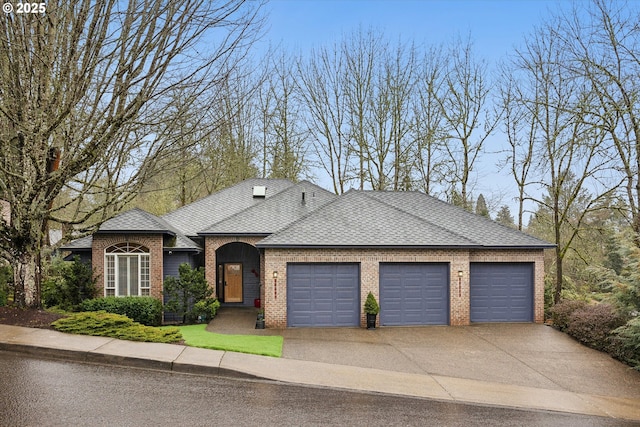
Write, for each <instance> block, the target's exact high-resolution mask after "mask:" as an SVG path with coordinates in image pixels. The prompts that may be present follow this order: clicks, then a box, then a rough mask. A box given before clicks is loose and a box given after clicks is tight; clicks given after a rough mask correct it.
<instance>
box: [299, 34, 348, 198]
mask: <svg viewBox="0 0 640 427" xmlns="http://www.w3.org/2000/svg"><path fill="white" fill-rule="evenodd" d="M298 76H299V81H300V94H301V99H302V100H303V101H304V103H305V106H306V110H307V111H308V113H309V117H308V119H307V126H308V128H309V135H310V136H311V138H312V139H313V140H315V144H314V148H315V151H316V155H317V159H318V163H319V164H320V166H321V167H322V169H324V170H325V172H327V174H328V175H329V177H330V178H331V182H332V185H333V191H334V192H335V193H336V194H342V193H344V191H345V189H346V185H347V184H348V182H349V181H350V180H351V179H352V176H351V170H350V166H351V164H350V163H351V157H352V154H353V153H352V152H351V150H350V149H349V129H348V126H347V98H346V96H345V87H344V86H345V58H344V57H343V55H342V51H341V50H340V48H339V46H335V47H333V48H332V49H329V48H321V49H319V50H318V51H317V52H312V54H311V56H310V59H309V60H308V62H306V63H299V64H298Z"/></svg>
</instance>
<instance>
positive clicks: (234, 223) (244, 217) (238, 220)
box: [198, 181, 338, 236]
mask: <svg viewBox="0 0 640 427" xmlns="http://www.w3.org/2000/svg"><path fill="white" fill-rule="evenodd" d="M336 197H338V196H336V195H335V194H334V193H331V192H329V191H327V190H325V189H324V188H321V187H318V186H317V185H315V184H312V183H310V182H308V181H301V182H299V183H298V184H295V185H293V186H291V187H289V188H287V189H285V190H283V191H281V192H279V193H278V194H276V195H274V196H271V197H269V198H267V199H266V200H264V201H263V202H262V203H259V204H255V205H253V206H251V207H249V208H248V209H246V210H243V211H241V212H238V213H236V214H235V215H232V216H229V217H227V218H225V219H224V220H222V221H220V222H218V223H216V224H214V225H212V226H211V227H209V228H207V229H205V230H202V231H201V232H199V233H198V234H200V235H248V234H251V235H265V236H266V235H269V234H272V233H275V232H277V231H279V230H282V229H283V228H285V227H286V226H288V225H289V224H291V223H292V222H294V221H296V220H298V219H300V218H301V217H303V216H305V215H308V214H309V213H311V212H313V211H314V210H316V209H319V208H321V207H322V206H324V205H326V204H327V203H329V202H330V201H332V200H334V199H335V198H336Z"/></svg>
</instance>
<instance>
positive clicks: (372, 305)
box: [364, 292, 380, 314]
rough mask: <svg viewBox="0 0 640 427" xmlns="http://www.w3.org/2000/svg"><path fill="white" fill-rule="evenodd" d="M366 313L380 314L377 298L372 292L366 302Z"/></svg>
mask: <svg viewBox="0 0 640 427" xmlns="http://www.w3.org/2000/svg"><path fill="white" fill-rule="evenodd" d="M364 312H365V314H378V313H379V312H380V306H379V305H378V302H377V301H376V297H375V296H374V295H373V293H371V292H369V294H367V299H366V300H365V302H364Z"/></svg>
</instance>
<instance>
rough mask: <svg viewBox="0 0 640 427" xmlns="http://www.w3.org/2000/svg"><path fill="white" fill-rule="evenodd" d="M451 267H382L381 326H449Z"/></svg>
mask: <svg viewBox="0 0 640 427" xmlns="http://www.w3.org/2000/svg"><path fill="white" fill-rule="evenodd" d="M448 323H449V264H447V263H427V264H380V324H381V325H387V326H402V325H447V324H448Z"/></svg>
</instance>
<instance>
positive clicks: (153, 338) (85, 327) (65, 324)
mask: <svg viewBox="0 0 640 427" xmlns="http://www.w3.org/2000/svg"><path fill="white" fill-rule="evenodd" d="M51 325H52V326H53V328H54V329H56V330H57V331H60V332H66V333H70V334H79V335H93V336H100V337H111V338H118V339H123V340H129V341H146V342H160V343H174V342H178V341H180V340H181V339H182V335H181V334H180V331H179V330H178V328H154V327H151V326H145V325H141V324H139V323H137V322H134V321H133V320H131V319H130V318H128V317H126V316H122V315H120V314H114V313H107V312H105V311H95V312H84V313H75V314H72V315H71V316H69V317H65V318H62V319H59V320H56V321H55V322H53V323H52V324H51Z"/></svg>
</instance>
